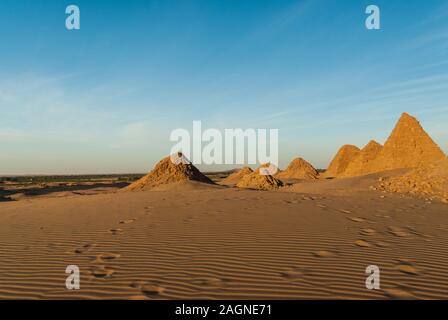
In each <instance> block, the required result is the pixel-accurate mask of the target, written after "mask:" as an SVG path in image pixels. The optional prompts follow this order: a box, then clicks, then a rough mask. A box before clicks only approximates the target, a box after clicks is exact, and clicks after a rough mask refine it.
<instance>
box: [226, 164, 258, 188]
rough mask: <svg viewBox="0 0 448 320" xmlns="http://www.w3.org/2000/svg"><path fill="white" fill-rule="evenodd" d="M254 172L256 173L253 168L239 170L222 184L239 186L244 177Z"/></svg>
mask: <svg viewBox="0 0 448 320" xmlns="http://www.w3.org/2000/svg"><path fill="white" fill-rule="evenodd" d="M252 172H254V171H253V170H252V169H251V168H249V167H243V168H241V169H239V170H238V171H236V172H234V173H232V174H231V175H229V176H228V177H227V178H225V179H224V180H222V181H221V183H222V184H227V185H234V184H237V183H238V182H239V181H240V180H241V178H242V177H244V176H245V175H247V174H251V173H252Z"/></svg>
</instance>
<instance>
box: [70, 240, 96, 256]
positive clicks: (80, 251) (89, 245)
mask: <svg viewBox="0 0 448 320" xmlns="http://www.w3.org/2000/svg"><path fill="white" fill-rule="evenodd" d="M95 246H96V244H94V243H86V244H85V245H83V246H82V247H80V248H77V249H75V250H73V253H77V254H83V253H86V252H89V251H90V250H92V249H93V248H94V247H95Z"/></svg>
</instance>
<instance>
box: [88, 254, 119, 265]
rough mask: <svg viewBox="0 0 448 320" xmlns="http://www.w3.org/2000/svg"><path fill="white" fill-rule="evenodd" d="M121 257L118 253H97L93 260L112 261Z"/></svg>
mask: <svg viewBox="0 0 448 320" xmlns="http://www.w3.org/2000/svg"><path fill="white" fill-rule="evenodd" d="M120 257H121V255H120V254H118V253H100V254H99V255H97V256H96V257H95V260H94V261H93V262H94V263H102V262H104V261H105V260H106V261H111V260H115V259H119V258H120Z"/></svg>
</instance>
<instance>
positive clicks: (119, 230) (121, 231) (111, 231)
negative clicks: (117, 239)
mask: <svg viewBox="0 0 448 320" xmlns="http://www.w3.org/2000/svg"><path fill="white" fill-rule="evenodd" d="M108 231H109V233H112V235H114V236H115V235H117V234H122V233H123V229H110V230H108Z"/></svg>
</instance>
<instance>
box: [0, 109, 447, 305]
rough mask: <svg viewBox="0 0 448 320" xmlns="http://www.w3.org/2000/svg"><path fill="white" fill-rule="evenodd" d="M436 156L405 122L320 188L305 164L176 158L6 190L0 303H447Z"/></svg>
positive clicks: (347, 153) (441, 170)
mask: <svg viewBox="0 0 448 320" xmlns="http://www.w3.org/2000/svg"><path fill="white" fill-rule="evenodd" d="M397 128H398V129H397ZM412 146H414V147H413V148H412ZM439 150H440V149H438V147H437V145H436V144H435V143H434V142H433V141H432V140H431V138H430V137H429V136H426V133H424V131H423V129H422V128H421V127H420V125H419V124H418V121H417V120H416V119H415V118H412V117H411V116H409V115H407V114H404V115H403V116H402V117H401V119H400V121H399V123H398V124H397V127H396V129H394V131H393V133H392V134H391V137H390V138H389V139H388V141H387V142H386V143H385V145H384V147H382V146H381V145H379V144H378V143H376V142H370V143H369V144H367V145H366V147H364V148H363V149H362V150H360V149H359V148H357V147H355V146H344V147H343V148H341V150H340V151H339V152H338V154H337V155H336V157H335V159H334V160H333V161H332V163H331V165H330V167H329V168H328V171H327V173H326V174H324V175H323V176H319V175H318V172H317V170H315V169H314V168H313V167H312V165H311V164H309V163H307V162H306V161H305V160H303V159H296V160H294V161H293V162H292V163H291V164H290V166H288V168H287V169H286V170H285V171H283V172H280V173H279V174H277V175H276V177H272V176H269V175H260V174H259V172H257V171H255V172H251V170H250V169H249V168H243V169H242V170H240V171H237V172H235V173H232V172H227V173H215V174H209V175H208V176H207V175H205V174H203V173H201V172H200V171H199V170H198V169H197V168H196V167H195V166H194V165H192V164H191V163H189V162H188V161H187V160H186V159H183V158H182V157H180V159H181V161H180V162H179V163H177V165H175V164H173V163H172V161H171V160H172V158H170V157H167V158H164V159H162V160H161V161H160V162H159V163H158V164H157V165H156V166H155V167H154V169H153V170H152V171H151V172H150V173H148V174H147V175H145V176H143V177H142V178H140V179H138V178H136V179H138V180H137V181H135V182H132V181H134V180H131V181H129V182H126V183H118V182H117V181H118V180H117V181H116V180H114V181H112V182H109V183H101V184H98V183H94V182H91V183H82V184H76V183H74V184H70V185H66V184H64V187H61V185H62V184H60V183H58V184H55V186H50V185H48V184H46V185H42V184H41V185H39V186H34V185H33V184H29V183H28V184H26V183H25V184H22V185H20V184H11V183H9V182H8V183H6V184H5V183H3V186H2V189H1V190H0V243H1V246H0V299H447V298H448V277H447V276H446V274H447V272H448V255H447V253H446V247H447V245H448V215H447V208H448V207H447V204H446V203H445V202H448V201H447V199H446V196H447V194H448V189H447V188H448V166H447V160H446V157H445V155H444V154H443V153H442V155H443V157H442V159H440V158H441V154H440V153H439ZM421 152H424V153H421ZM413 155H414V156H413ZM388 157H392V159H393V160H391V161H390V162H387V163H390V164H391V165H389V164H387V163H386V164H384V163H383V164H381V163H380V162H378V161H379V160H378V159H383V160H384V159H388ZM384 161H386V160H384ZM387 161H389V160H387ZM372 163H374V164H372ZM381 166H382V168H383V169H384V170H381V171H380V172H376V170H379V169H378V168H380V167H381ZM350 168H351V169H350ZM366 168H367V169H368V168H376V169H374V170H373V169H372V170H373V171H375V172H373V173H370V171H372V170H370V169H368V170H366ZM346 170H353V171H354V172H355V171H356V172H358V173H356V176H354V177H350V176H349V177H347V176H346V177H343V174H344V172H345V171H346ZM359 172H369V174H359ZM349 173H350V171H349ZM229 175H230V176H229ZM282 176H283V177H284V178H282ZM333 176H336V178H334V179H328V178H330V177H333ZM290 177H294V178H302V179H299V181H298V182H288V181H287V180H288V178H290ZM126 179H127V178H126ZM282 179H283V180H284V181H282ZM229 182H230V183H229ZM123 184H124V185H123ZM19 186H21V187H19ZM68 265H77V266H78V267H79V268H80V271H81V289H80V290H67V289H66V287H65V280H66V277H67V275H66V274H65V270H66V267H67V266H68ZM369 265H376V266H378V267H379V268H380V279H381V280H380V281H381V288H380V289H379V290H368V289H367V288H366V286H365V280H366V277H367V275H366V274H365V270H366V267H367V266H369ZM445 271H446V272H445Z"/></svg>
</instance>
